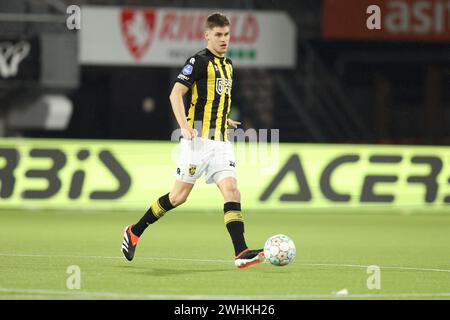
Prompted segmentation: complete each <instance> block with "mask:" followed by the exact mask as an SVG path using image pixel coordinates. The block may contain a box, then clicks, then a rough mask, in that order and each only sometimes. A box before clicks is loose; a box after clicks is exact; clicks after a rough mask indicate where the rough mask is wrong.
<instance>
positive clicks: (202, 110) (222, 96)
mask: <svg viewBox="0 0 450 320" xmlns="http://www.w3.org/2000/svg"><path fill="white" fill-rule="evenodd" d="M175 81H176V82H180V83H182V84H184V85H185V86H187V87H188V88H190V89H191V101H190V103H189V110H188V123H189V126H190V127H191V128H194V127H195V128H196V129H198V130H199V136H201V137H202V138H207V139H213V140H222V141H227V134H226V130H227V128H228V125H227V120H228V114H229V113H230V107H231V88H232V83H233V64H232V62H231V60H230V59H228V58H226V57H218V56H215V55H214V54H213V53H212V52H211V51H209V50H208V49H203V50H201V51H199V52H197V53H196V54H195V55H193V56H192V57H190V58H188V59H187V60H186V63H185V65H184V67H183V69H182V70H181V72H180V74H179V75H178V77H177V78H176V80H175Z"/></svg>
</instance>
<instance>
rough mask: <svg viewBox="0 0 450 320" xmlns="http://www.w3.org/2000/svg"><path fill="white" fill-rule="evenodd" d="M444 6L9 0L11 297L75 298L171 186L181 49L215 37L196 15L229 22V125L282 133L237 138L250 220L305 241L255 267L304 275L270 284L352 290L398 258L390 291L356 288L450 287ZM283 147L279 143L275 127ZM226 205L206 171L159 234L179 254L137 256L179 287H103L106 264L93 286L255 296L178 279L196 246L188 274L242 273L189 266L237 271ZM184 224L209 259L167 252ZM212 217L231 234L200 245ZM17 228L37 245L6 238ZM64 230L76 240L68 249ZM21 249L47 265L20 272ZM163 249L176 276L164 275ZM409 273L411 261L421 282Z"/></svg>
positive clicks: (5, 181)
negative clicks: (288, 258) (286, 261)
mask: <svg viewBox="0 0 450 320" xmlns="http://www.w3.org/2000/svg"><path fill="white" fill-rule="evenodd" d="M372 4H378V5H379V6H380V7H381V9H382V30H368V29H367V27H366V20H367V19H368V17H369V16H370V15H369V14H367V13H366V9H367V7H368V6H369V5H372ZM70 5H79V6H80V7H81V26H80V27H81V28H80V29H79V30H78V29H77V28H75V29H73V30H70V28H69V27H68V26H70V25H71V24H72V25H73V23H74V20H70V19H71V18H70V17H71V15H72V14H73V13H74V12H75V11H69V12H68V11H67V8H68V7H69V6H70ZM448 8H450V5H449V3H448V2H447V1H441V0H432V1H410V0H392V1H388V0H385V1H383V0H377V1H376V0H374V1H366V0H364V1H359V0H348V1H333V0H323V1H315V0H302V1H245V2H244V1H163V0H155V1H151V0H148V1H147V0H116V1H114V0H98V1H95V0H93V1H87V0H86V1H63V0H45V1H44V0H42V1H38V0H16V1H6V0H3V1H0V46H1V50H2V51H1V56H0V62H1V63H0V71H1V73H0V137H1V138H0V188H1V189H0V220H1V221H2V225H4V226H6V227H5V228H4V230H5V231H2V234H1V235H0V238H1V239H2V244H3V245H2V247H1V248H2V249H1V250H0V251H1V252H0V260H1V261H2V266H3V269H4V271H5V272H4V273H3V274H2V276H0V293H1V294H2V295H0V298H2V297H3V298H5V297H6V298H11V297H12V298H16V297H19V298H20V297H25V298H31V299H34V298H49V297H50V298H67V297H69V298H73V297H78V296H77V295H76V294H74V293H73V291H70V290H69V291H64V290H66V287H65V284H66V283H65V278H66V277H67V275H66V274H65V273H64V271H65V266H66V265H68V260H70V259H69V257H78V259H81V260H83V259H85V260H83V262H77V264H80V265H83V263H86V265H87V260H89V259H94V258H93V257H97V258H95V259H94V260H95V261H96V266H97V267H99V268H100V267H101V268H106V269H107V268H108V267H109V265H108V264H107V260H108V259H104V260H101V259H98V256H103V255H106V256H107V257H112V258H118V257H119V256H118V248H119V246H118V245H119V242H120V236H121V235H120V233H121V228H122V227H123V225H125V223H130V222H131V221H133V220H136V219H137V218H138V217H140V215H141V214H142V213H143V212H145V210H146V209H147V206H148V205H149V204H150V202H151V201H152V199H154V198H156V197H158V196H160V195H161V194H164V193H166V192H167V190H169V188H170V187H171V185H172V183H173V176H174V175H173V174H174V169H175V163H174V162H173V161H172V160H173V159H174V155H176V151H177V149H176V143H174V142H170V140H171V135H172V133H173V131H174V130H175V129H176V127H177V126H176V122H175V119H174V117H173V116H172V112H171V108H170V104H169V99H168V96H169V93H170V90H171V87H172V83H173V79H174V78H175V77H176V75H177V74H178V72H179V70H180V68H181V67H182V66H183V63H184V61H185V59H186V58H187V57H188V56H189V55H190V54H192V53H195V52H196V51H198V50H200V49H201V48H202V46H203V45H204V42H203V41H202V40H201V38H199V36H198V35H199V34H200V35H201V24H199V23H198V22H199V21H201V19H202V17H204V16H205V15H206V14H208V13H210V12H212V11H221V12H224V13H226V14H229V15H230V16H231V17H232V22H234V25H233V28H234V29H233V28H232V32H233V33H234V35H235V36H234V38H232V42H231V47H230V52H229V56H230V57H231V58H232V60H233V62H234V65H235V75H234V78H235V80H234V83H233V103H232V114H231V117H232V118H233V119H236V120H238V121H242V129H244V130H249V131H247V132H251V130H253V129H254V130H260V129H269V130H270V129H279V141H280V142H281V143H280V145H279V146H278V145H273V144H271V143H269V144H268V150H269V151H267V150H266V149H265V148H262V149H261V145H258V146H257V147H254V146H252V145H249V144H245V143H237V144H236V145H237V147H236V148H238V147H239V145H244V146H245V147H244V148H245V150H246V151H244V152H241V153H238V156H240V155H243V157H242V158H241V159H239V160H240V161H238V174H239V186H240V189H241V192H242V203H243V208H244V210H247V212H246V213H245V217H246V219H248V228H249V230H250V231H252V232H253V234H254V235H255V236H254V237H259V239H264V238H267V237H268V236H270V235H271V234H273V233H287V234H290V235H291V236H292V237H293V238H294V240H296V242H297V243H298V246H299V258H298V261H297V264H296V265H293V266H292V267H293V268H298V269H290V270H291V271H289V269H287V270H288V271H280V272H281V276H275V275H274V274H272V272H271V271H270V272H269V274H258V273H256V274H254V275H253V276H255V277H256V278H255V279H261V278H260V277H264V278H265V279H268V280H267V283H270V281H272V280H271V279H273V281H279V282H281V283H284V282H285V283H286V284H287V283H291V282H292V283H297V284H298V286H295V288H291V289H287V290H285V291H283V290H282V289H281V288H276V289H273V287H265V288H262V290H261V291H262V292H260V290H257V291H256V293H259V294H260V293H264V294H266V297H275V298H294V299H295V298H315V297H317V298H329V297H333V295H330V293H331V292H332V291H333V290H334V289H340V288H342V287H350V285H349V283H355V279H354V278H352V268H363V267H364V266H366V265H369V264H383V263H384V264H385V265H388V268H387V269H388V270H391V273H388V275H387V277H386V279H387V280H386V282H384V283H389V279H390V280H392V282H391V283H390V284H391V286H390V287H388V288H387V289H384V290H386V291H383V290H382V291H379V292H378V291H377V293H376V294H374V293H373V291H370V290H369V291H367V290H368V289H367V288H366V286H365V282H364V281H365V278H364V277H366V275H365V273H364V271H365V270H363V271H361V274H360V276H359V278H360V279H359V280H361V279H362V280H361V281H359V280H358V281H359V282H358V284H357V285H355V286H356V287H355V289H353V288H352V289H351V292H355V291H356V292H357V293H359V294H360V296H358V295H355V296H354V297H355V298H357V297H363V298H364V297H369V298H370V297H372V296H371V294H372V295H373V296H375V298H376V297H377V294H378V297H380V298H391V297H393V298H399V297H406V298H409V297H432V298H436V297H438V298H441V297H449V296H450V293H449V292H450V288H449V286H448V283H450V281H448V280H449V279H448V272H450V271H449V270H448V269H450V267H449V264H450V261H449V260H448V254H447V255H446V254H445V252H447V253H448V249H449V248H448V244H449V243H450V241H449V238H448V234H450V232H449V231H450V221H449V213H450V210H449V209H448V205H449V203H450V169H449V163H450V148H449V147H448V146H449V144H450V95H449V93H450V90H449V89H450V60H449V57H450V49H449V42H450V28H449V25H450V12H449V9H448ZM68 20H69V22H68ZM199 28H200V29H199ZM198 30H200V33H199V31H198ZM270 133H271V132H270ZM270 139H272V141H271V140H270ZM269 142H276V139H274V138H273V136H271V135H270V134H269ZM272 151H273V152H272ZM175 158H176V157H175ZM255 177H257V179H256V178H255ZM221 201H222V200H221V199H220V195H219V193H218V192H217V191H216V189H215V188H214V187H207V186H206V185H205V184H204V182H203V181H199V182H198V184H197V186H196V188H195V189H194V191H193V193H192V195H191V197H190V199H189V201H188V203H187V204H186V205H184V206H183V208H180V209H178V210H179V212H180V214H176V216H173V217H169V218H168V222H167V223H166V224H164V225H161V229H160V231H155V235H157V236H159V237H160V239H161V241H163V240H164V241H165V242H164V243H165V244H166V245H165V246H166V247H165V246H164V245H163V246H162V247H157V246H154V247H151V250H150V249H148V250H150V251H147V255H145V253H143V255H144V257H143V258H142V260H139V261H137V264H138V266H140V267H142V268H144V267H146V268H150V267H148V264H149V260H150V262H151V264H152V265H155V264H157V265H158V267H159V268H160V269H153V271H154V273H156V274H157V275H160V276H161V277H160V278H158V281H160V282H158V281H155V279H154V278H151V277H148V275H145V277H147V278H146V279H145V280H142V279H141V280H138V278H137V276H138V275H137V274H134V273H132V272H131V271H129V270H127V271H128V274H127V275H124V277H127V279H128V280H129V281H130V282H131V283H137V282H139V281H143V283H147V284H148V285H149V287H151V288H154V287H155V285H156V284H163V285H164V286H165V287H166V288H169V289H166V290H164V289H152V290H150V289H148V288H147V290H146V289H145V288H140V289H136V288H135V287H132V285H130V286H129V287H126V288H125V289H124V288H120V289H119V288H117V287H116V286H115V284H114V277H115V276H116V275H117V270H115V271H114V270H110V273H108V272H109V271H108V272H106V271H105V272H106V273H108V276H107V277H106V278H105V279H104V280H105V283H103V284H102V281H100V284H98V286H97V284H95V281H94V279H96V280H99V277H100V279H103V278H101V275H98V274H97V275H95V276H94V275H93V276H92V277H93V278H91V279H89V280H87V281H88V284H85V285H83V287H82V288H83V289H86V292H85V293H84V295H82V297H88V298H186V297H187V298H189V297H201V298H205V297H206V298H207V297H213V298H214V297H231V298H233V297H244V298H245V297H247V298H248V297H254V294H256V293H255V292H253V291H252V290H249V291H248V292H247V291H245V290H244V291H245V292H243V293H242V295H241V296H239V295H238V294H240V293H241V291H240V289H238V288H236V287H234V286H233V285H232V284H225V283H223V284H222V285H223V287H222V290H219V289H215V288H211V287H208V281H206V284H205V286H206V287H202V286H201V285H199V284H198V278H197V277H196V275H197V274H196V273H193V274H194V276H192V278H191V279H190V280H189V281H187V282H186V283H185V284H183V285H180V281H179V279H177V277H178V276H180V277H181V276H182V274H178V273H177V272H178V271H176V270H178V269H176V268H178V267H179V268H184V267H185V266H184V265H183V264H182V263H181V261H182V259H190V258H192V261H191V262H189V263H192V264H195V266H192V269H194V267H195V268H198V269H199V270H202V271H204V274H201V273H198V277H206V278H207V279H209V280H210V281H217V279H216V276H218V275H220V274H222V273H226V272H228V271H225V270H222V269H220V270H212V271H211V270H208V263H206V266H204V265H198V264H199V263H201V261H200V262H199V261H194V260H195V259H201V258H203V259H210V260H211V261H216V262H215V263H218V264H220V263H222V264H224V263H225V262H226V260H224V259H226V258H228V256H229V255H227V253H229V251H230V250H229V248H228V247H227V246H226V244H225V242H227V241H228V239H227V238H226V234H224V233H223V232H222V231H219V230H221V229H220V228H221V227H222V228H223V226H221V225H220V223H221V221H220V219H218V218H220V212H221ZM104 217H107V218H108V221H109V222H108V223H106V225H104V220H103V219H104ZM405 217H407V218H405ZM404 218H405V219H406V220H404ZM177 219H179V220H177ZM88 221H89V223H93V224H94V225H100V226H104V228H102V231H98V230H97V229H95V228H94V227H93V226H92V225H91V226H87V225H86V224H87V222H88ZM194 222H198V225H196V224H194ZM184 223H187V224H189V226H191V227H192V230H193V232H192V233H191V234H190V237H191V238H189V236H188V235H186V237H188V239H189V241H192V242H194V243H199V247H200V248H209V249H210V250H211V251H213V253H212V256H207V257H206V258H205V257H203V253H201V250H200V248H192V249H191V252H187V255H186V256H183V253H184V251H183V250H182V249H181V248H180V249H179V250H180V252H177V250H174V251H173V252H172V251H171V250H173V248H172V246H175V245H178V246H181V247H183V241H181V239H178V240H177V239H176V238H177V230H179V228H182V226H183V224H184ZM191 223H192V225H191ZM252 223H253V224H254V227H252ZM324 224H325V225H327V227H326V228H324ZM202 225H204V227H203V228H202ZM270 226H271V227H273V229H271V228H270ZM37 227H39V228H37ZM177 228H178V229H177ZM205 228H207V229H208V228H209V229H210V230H209V232H212V233H214V232H216V233H217V234H216V235H208V236H206V238H207V239H204V238H203V236H204V235H205V232H206V231H205ZM327 228H328V229H327ZM223 229H224V228H223ZM163 231H164V232H163ZM158 232H160V233H158ZM221 232H222V233H221ZM15 233H20V234H22V235H23V241H21V242H20V243H15V242H14V241H13V240H11V239H13V238H14V237H13V235H14V234H15ZM93 233H94V234H96V233H100V234H101V235H102V236H103V238H102V240H99V239H100V238H96V240H94V239H92V238H91V236H90V235H92V234H93ZM54 234H58V235H59V236H60V237H62V241H58V242H59V243H60V245H59V246H57V247H53V246H52V245H50V243H51V241H52V240H54V239H53V237H54V236H56V235H54ZM344 234H345V236H344ZM386 234H388V235H389V236H387V237H386ZM364 235H367V237H365V236H364ZM249 236H250V235H249ZM36 237H42V238H41V240H42V241H34V239H35V238H36ZM210 237H212V238H213V239H215V240H211V241H209V239H210ZM214 237H216V238H214ZM116 238H117V239H116ZM252 238H253V236H252ZM80 239H83V240H80ZM88 239H89V241H93V242H94V245H93V246H92V245H91V244H90V243H89V242H88ZM60 240H61V239H60ZM149 241H150V237H149ZM116 242H117V243H116ZM252 242H253V243H255V245H257V244H256V243H260V242H261V240H259V242H256V240H252ZM219 243H220V244H219ZM222 243H224V244H222ZM350 243H352V244H350ZM356 243H360V245H356ZM8 244H9V245H8ZM213 244H217V246H218V247H219V248H220V250H221V251H220V252H216V251H215V250H216V249H217V248H215V247H214V246H213ZM336 245H340V248H339V249H342V248H343V247H345V249H343V250H342V251H343V252H342V253H339V252H337V251H336V247H335V246H336ZM67 247H72V248H73V250H70V252H69V253H67V252H66V251H65V250H66V249H67ZM115 247H117V248H116V249H117V250H115V249H114V248H115ZM143 250H144V249H143ZM165 250H166V251H165ZM367 250H369V251H371V250H372V254H373V255H370V254H368V253H367V252H366V251H367ZM167 251H169V252H172V254H173V255H170V254H168V253H167ZM99 252H103V254H100V253H99ZM110 252H111V253H110ZM144 252H145V251H144ZM398 252H402V254H398ZM177 254H180V255H181V256H179V255H177ZM89 257H90V258H89ZM47 258H48V259H54V261H57V262H55V264H54V266H55V268H56V266H58V268H59V269H61V270H63V269H64V270H63V271H62V272H61V274H60V276H59V277H56V276H55V277H53V276H50V274H51V272H53V271H54V270H53V271H52V269H49V270H47V269H46V267H47V266H48V264H47V263H48V262H45V261H42V259H47ZM178 258H180V259H181V260H176V259H178ZM22 259H25V260H26V259H28V260H27V261H28V262H29V263H28V264H26V265H31V264H35V265H37V266H38V267H37V269H36V270H34V271H33V272H31V273H30V271H29V270H27V269H26V268H25V267H23V268H22V267H17V266H18V265H20V264H21V261H22ZM146 259H147V260H146ZM152 259H153V260H152ZM171 259H172V260H171ZM174 259H175V260H174ZM214 259H215V260H214ZM105 260H106V261H105ZM100 261H101V262H100ZM112 261H114V263H116V264H117V265H119V262H116V261H115V260H112ZM167 261H169V262H172V263H174V264H175V265H176V268H175V269H176V270H172V271H170V270H169V271H167V266H166V265H164V263H167ZM174 261H175V262H174ZM212 263H214V262H212ZM226 263H227V262H226ZM345 265H347V267H345ZM295 266H296V267H295ZM352 266H353V267H352ZM83 268H89V267H83V266H82V270H85V269H83ZM346 268H347V269H346ZM389 268H390V269H389ZM395 268H400V269H395ZM402 268H403V269H402ZM405 268H406V269H405ZM408 268H410V269H411V268H412V269H414V268H415V269H417V270H416V271H417V274H414V275H412V276H413V277H415V279H416V280H415V282H413V283H411V281H409V280H408V279H409V277H411V274H407V272H405V270H410V269H408ZM41 269H42V270H41ZM44 269H45V271H44ZM59 269H58V270H59ZM169 269H170V268H169ZM341 269H342V270H341ZM425 269H435V270H440V271H436V272H434V273H433V272H432V271H428V273H427V271H424V270H425ZM108 270H109V269H108ZM164 270H166V271H164ZM262 270H263V271H264V270H266V269H262ZM267 270H269V269H267ZM297 271H298V272H297ZM41 272H43V273H41ZM54 272H59V271H54ZM180 272H181V271H180ZM256 272H257V271H256ZM321 272H323V273H325V274H326V275H327V276H328V278H327V277H324V278H323V277H322V275H323V274H321ZM397 272H398V273H397ZM411 272H413V271H411ZM294 273H295V274H294ZM19 274H20V275H21V276H22V278H21V280H17V275H19ZM44 274H45V276H44ZM308 275H309V278H308ZM336 275H337V276H336ZM47 276H48V277H50V278H49V279H50V280H48V281H47V280H44V281H43V282H40V281H36V280H35V279H36V278H39V277H41V278H42V279H47V278H46V277H47ZM108 277H109V278H108ZM237 277H238V278H239V277H241V276H237ZM271 277H274V278H271ZM276 277H278V278H276ZM14 278H16V280H12V279H14ZM319 278H321V279H320V280H319ZM305 279H308V280H305ZM336 279H338V280H336ZM89 281H91V282H89ZM283 281H284V282H283ZM305 281H306V282H305ZM315 281H318V282H315ZM336 281H337V282H338V283H336ZM345 281H347V282H345ZM300 284H301V285H300ZM170 285H173V288H175V287H177V286H178V287H180V286H181V289H179V290H175V289H173V290H171V289H170V288H172V287H171V286H170ZM333 288H334V289H333ZM384 288H386V287H384ZM136 291H139V293H136ZM95 292H97V294H96V293H95ZM99 292H100V293H99ZM333 292H334V291H333ZM133 294H134V295H133ZM139 294H140V295H139ZM177 294H182V295H178V296H177ZM188 294H191V295H192V296H189V295H188ZM283 294H290V296H284V295H283ZM365 294H368V295H367V296H364V295H365ZM383 294H384V296H383ZM415 295H416V296H415Z"/></svg>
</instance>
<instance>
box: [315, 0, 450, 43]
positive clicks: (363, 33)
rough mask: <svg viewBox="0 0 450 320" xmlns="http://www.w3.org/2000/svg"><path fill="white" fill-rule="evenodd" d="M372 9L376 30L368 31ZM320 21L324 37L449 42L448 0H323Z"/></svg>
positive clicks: (449, 15)
mask: <svg viewBox="0 0 450 320" xmlns="http://www.w3.org/2000/svg"><path fill="white" fill-rule="evenodd" d="M370 6H372V8H373V6H377V7H378V8H379V11H378V9H377V10H368V8H369V7H370ZM368 11H369V13H367V12H368ZM376 11H378V13H379V16H378V17H379V22H380V25H379V27H380V29H373V30H371V29H370V28H369V27H368V26H367V22H368V19H376V18H377V17H376V15H375V12H376ZM322 20H323V22H322V23H323V36H324V37H325V38H328V39H363V40H370V39H378V40H397V41H399V40H405V41H436V42H439V41H445V42H450V1H448V0H445V1H444V0H345V1H341V0H325V2H324V7H323V19H322ZM370 22H373V20H371V21H370Z"/></svg>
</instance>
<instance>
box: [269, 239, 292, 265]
mask: <svg viewBox="0 0 450 320" xmlns="http://www.w3.org/2000/svg"><path fill="white" fill-rule="evenodd" d="M264 256H265V257H266V259H267V260H268V261H269V262H270V263H271V264H273V265H274V266H285V265H287V264H289V263H290V262H291V261H292V260H294V257H295V245H294V242H293V241H292V240H291V238H289V237H288V236H286V235H284V234H277V235H274V236H272V237H270V238H269V239H267V241H266V243H265V244H264Z"/></svg>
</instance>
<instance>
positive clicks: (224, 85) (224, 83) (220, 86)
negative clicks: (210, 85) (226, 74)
mask: <svg viewBox="0 0 450 320" xmlns="http://www.w3.org/2000/svg"><path fill="white" fill-rule="evenodd" d="M231 86H232V80H231V79H223V78H217V79H216V92H217V94H219V95H221V94H222V93H223V92H224V91H225V94H226V95H230V92H231Z"/></svg>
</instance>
